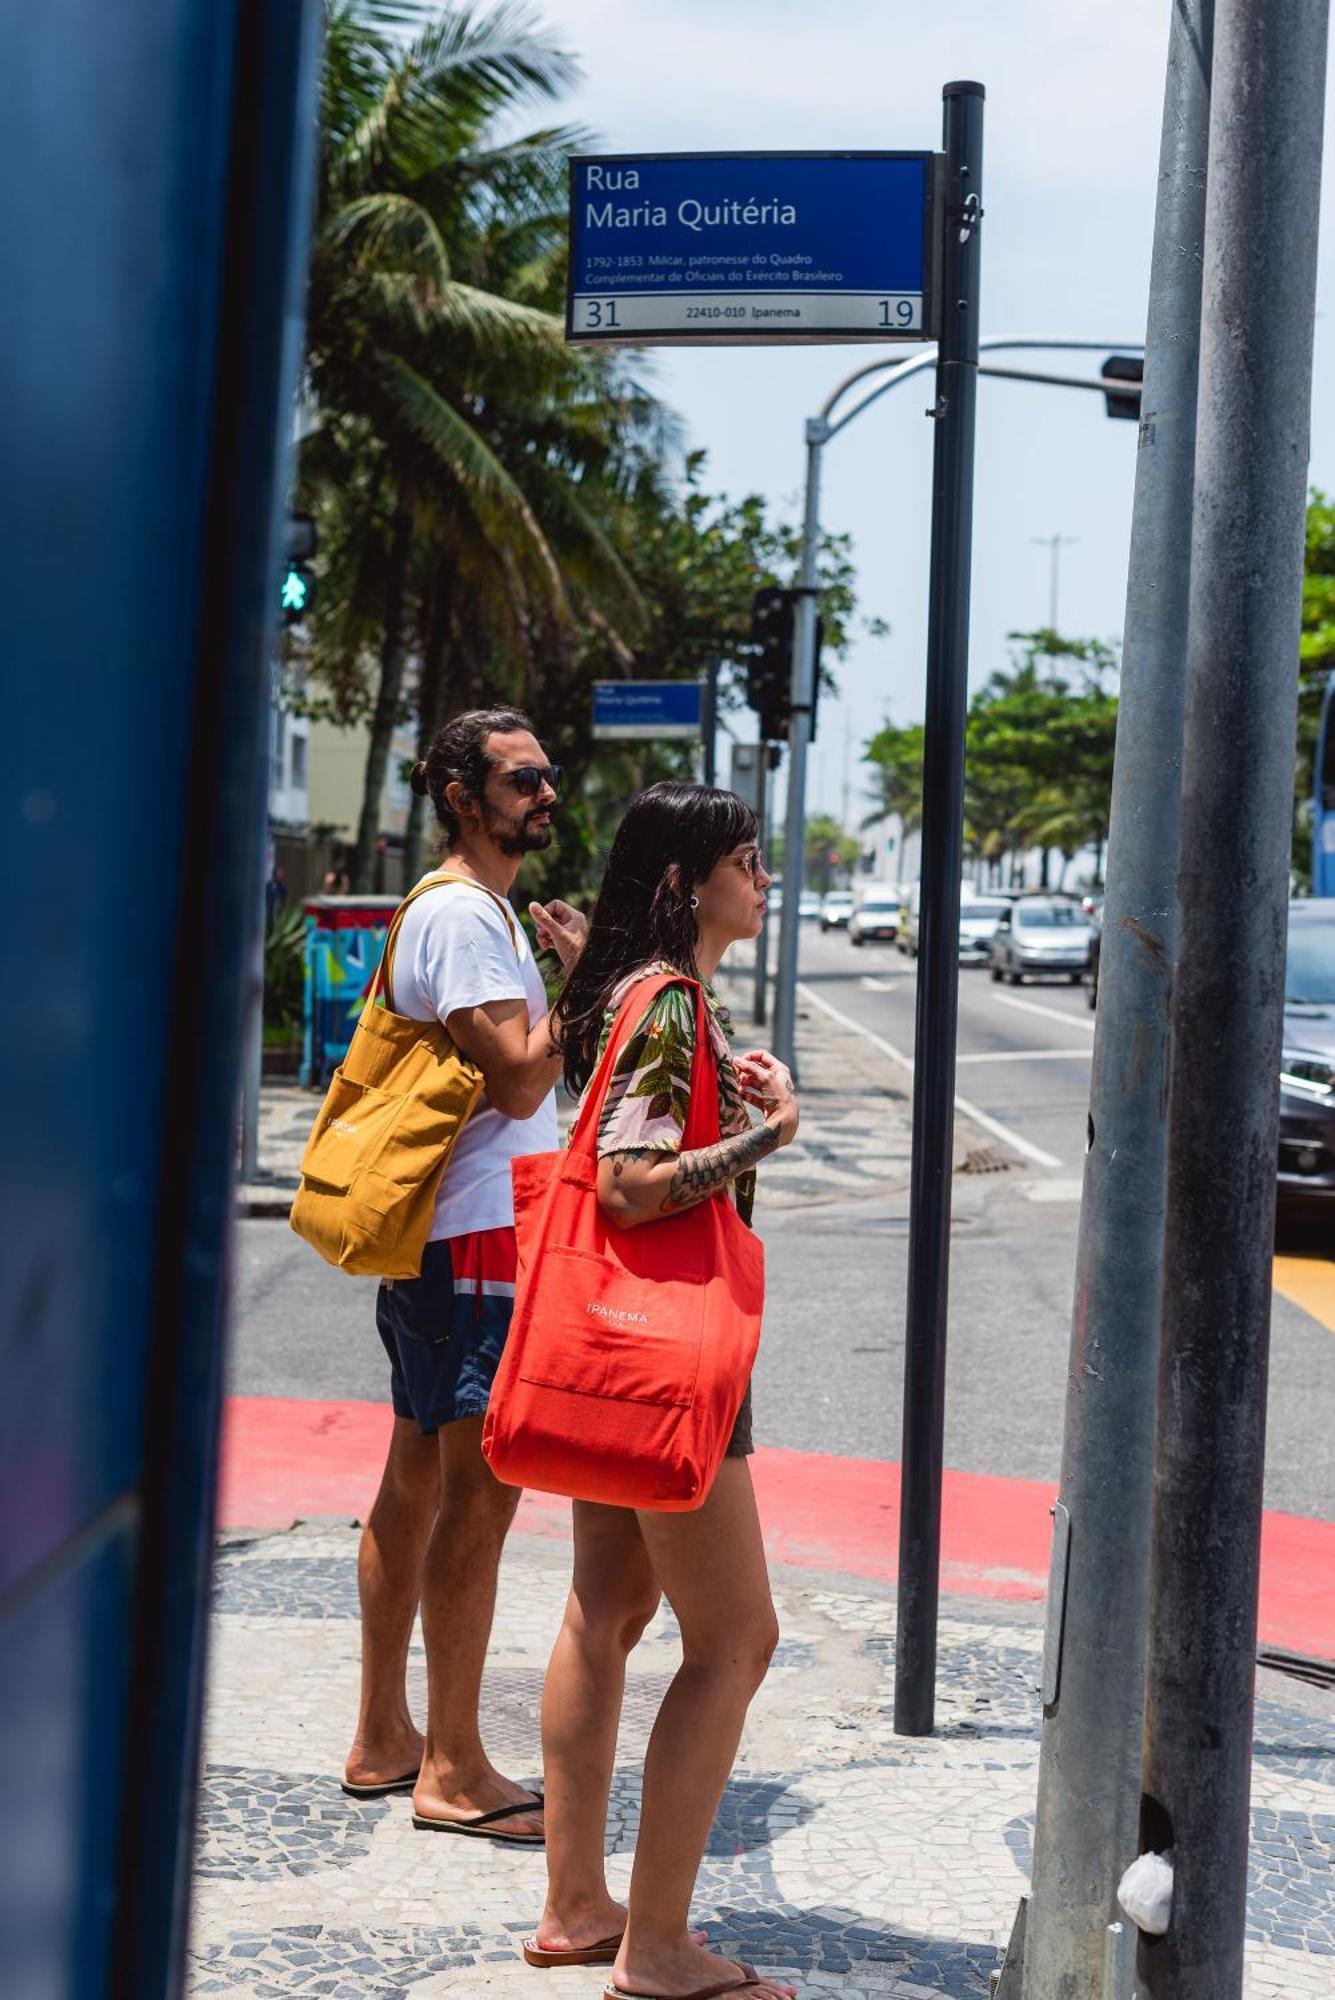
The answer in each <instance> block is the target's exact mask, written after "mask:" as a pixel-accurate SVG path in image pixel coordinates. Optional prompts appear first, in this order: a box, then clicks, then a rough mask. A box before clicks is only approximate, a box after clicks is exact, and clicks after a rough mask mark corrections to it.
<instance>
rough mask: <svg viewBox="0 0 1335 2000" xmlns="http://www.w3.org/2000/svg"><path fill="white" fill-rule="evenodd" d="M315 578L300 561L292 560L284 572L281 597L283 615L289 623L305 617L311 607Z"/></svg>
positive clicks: (292, 623) (291, 623)
mask: <svg viewBox="0 0 1335 2000" xmlns="http://www.w3.org/2000/svg"><path fill="white" fill-rule="evenodd" d="M314 594H315V593H314V580H313V578H312V576H311V573H310V571H309V570H308V569H305V568H303V566H302V565H301V564H300V563H294V562H290V563H289V564H288V566H287V568H286V570H285V571H284V572H283V588H282V593H281V595H280V597H279V604H280V605H281V607H282V612H283V616H284V617H285V618H286V620H287V622H288V623H289V625H294V624H295V623H296V622H297V620H298V619H299V618H304V617H305V616H306V613H307V612H308V611H309V610H310V607H311V598H312V597H313V596H314Z"/></svg>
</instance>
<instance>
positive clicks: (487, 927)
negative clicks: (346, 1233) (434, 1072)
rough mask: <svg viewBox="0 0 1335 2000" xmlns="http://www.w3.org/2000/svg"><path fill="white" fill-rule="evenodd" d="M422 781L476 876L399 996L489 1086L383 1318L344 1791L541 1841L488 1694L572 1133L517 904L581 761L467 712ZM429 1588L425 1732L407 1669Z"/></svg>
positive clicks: (416, 933) (420, 946) (383, 1291)
mask: <svg viewBox="0 0 1335 2000" xmlns="http://www.w3.org/2000/svg"><path fill="white" fill-rule="evenodd" d="M412 780H413V788H414V790H415V791H417V792H418V793H419V794H421V795H423V796H429V797H430V798H431V801H432V803H433V805H434V807H435V810H436V816H437V818H438V820H439V821H440V824H441V827H442V830H443V845H444V855H443V859H442V861H441V864H440V865H441V869H442V870H443V871H446V872H448V873H449V874H452V875H458V876H462V877H465V878H466V879H467V883H468V884H470V885H476V886H463V885H462V884H458V883H445V884H442V885H441V887H440V888H439V889H438V890H436V891H434V892H432V893H431V894H428V895H424V896H419V897H418V898H417V900H416V901H415V902H414V903H413V904H412V906H411V907H410V909H409V910H408V912H407V914H406V916H405V917H404V920H403V924H402V926H401V928H400V934H399V941H398V947H397V951H396V954H395V960H394V964H393V966H392V968H391V978H390V993H389V998H388V1004H389V1005H391V1006H392V1007H393V1009H394V1011H395V1012H396V1013H400V1014H407V1015H410V1016H411V1017H412V1018H413V1019H414V1020H423V1021H424V1020H431V1019H433V1018H434V1019H439V1020H441V1021H443V1022H444V1023H445V1025H446V1027H447V1028H448V1030H449V1032H450V1034H451V1036H452V1037H453V1039H454V1041H455V1043H456V1044H457V1045H458V1047H459V1048H460V1049H461V1050H462V1051H463V1053H464V1054H465V1055H467V1056H469V1057H471V1058H472V1060H473V1061H474V1062H476V1063H477V1064H478V1066H479V1068H480V1069H481V1070H482V1072H483V1075H484V1077H485V1079H486V1088H485V1093H484V1095H483V1097H482V1099H481V1100H480V1102H479V1104H478V1106H477V1108H476V1110H475V1111H474V1112H473V1115H472V1117H471V1118H470V1120H469V1122H468V1124H467V1125H466V1126H465V1127H464V1130H463V1132H462V1133H461V1135H460V1137H459V1139H458V1142H457V1143H456V1145H455V1148H454V1151H453V1152H452V1154H451V1156H450V1162H449V1166H448V1168H447V1170H446V1173H445V1175H444V1178H443V1180H442V1182H441V1186H440V1191H439V1194H438V1196H437V1200H436V1210H435V1216H434V1219H433V1222H432V1226H431V1231H430V1236H429V1240H428V1242H427V1246H426V1251H425V1254H424V1256H423V1260H422V1270H421V1275H420V1276H419V1277H416V1278H408V1279H402V1278H400V1279H395V1280H386V1281H385V1282H384V1283H383V1284H382V1285H381V1287H380V1293H379V1297H378V1301H377V1308H376V1323H377V1326H378V1328H379V1331H380V1336H381V1339H382V1340H383V1342H384V1345H385V1349H386V1352H387V1353H388V1356H389V1360H390V1369H391V1392H392V1400H393V1405H394V1431H393V1435H392V1438H391V1441H390V1448H389V1457H388V1460H387V1462H386V1465H385V1471H384V1477H383V1479H382V1481H381V1486H380V1491H379V1494H378V1495H377V1498H376V1502H375V1505H374V1507H373V1508H372V1510H371V1516H370V1519H369V1520H368V1522H367V1524H366V1528H365V1530H364V1532H363V1535H362V1540H361V1548H360V1551H359V1555H358V1585H359V1592H360V1599H361V1609H362V1691H361V1707H360V1712H359V1715H358V1719H357V1732H356V1736H355V1739H354V1741H353V1745H352V1749H351V1750H350V1752H349V1753H348V1760H347V1766H346V1770H345V1774H344V1789H345V1790H346V1791H348V1792H350V1793H352V1794H353V1795H355V1796H358V1797H368V1796H369V1797H377V1796H381V1795H383V1794H385V1793H388V1792H396V1791H409V1790H411V1792H412V1794H413V1824H414V1825H415V1826H417V1827H420V1828H423V1829H424V1830H430V1831H433V1832H435V1831H440V1832H446V1833H456V1834H457V1833H466V1834H471V1835H473V1836H474V1837H478V1836H479V1835H481V1836H484V1837H486V1838H490V1839H495V1840H498V1841H508V1842H511V1843H516V1844H536V1843H537V1842H539V1841H541V1839H542V1810H541V1801H540V1800H539V1799H537V1798H536V1797H535V1795H534V1794H533V1792H532V1791H531V1790H530V1789H527V1788H526V1787H524V1786H523V1785H520V1784H517V1783H516V1782H515V1781H514V1780H513V1779H511V1778H508V1777H505V1776H503V1775H502V1774H501V1773H500V1772H499V1771H498V1770H497V1769H496V1768H495V1766H494V1765H493V1764H492V1762H491V1760H490V1758H489V1757H488V1756H487V1754H486V1751H485V1749H484V1747H483V1743H482V1736H481V1731H480V1725H479V1715H478V1704H479V1697H480V1692H481V1683H482V1669H483V1663H484V1660H485V1657H486V1650H487V1644H488V1640H489V1638H490V1634H491V1624H492V1616H493V1612H494V1609H495V1601H496V1576H497V1569H498V1565H499V1562H500V1555H501V1548H502V1545H503V1543H504V1541H505V1536H506V1533H507V1531H508V1529H509V1526H510V1522H511V1520H512V1519H513V1517H514V1512H515V1508H516V1505H517V1504H518V1500H519V1494H518V1492H517V1491H516V1490H515V1489H514V1488H513V1487H509V1486H502V1485H501V1484H500V1482H499V1481H498V1480H496V1479H494V1478H493V1477H492V1474H491V1471H490V1469H489V1468H488V1466H487V1464H486V1461H485V1460H484V1459H483V1457H482V1450H481V1444H482V1419H483V1414H484V1412H485V1410H486V1405H487V1395H488V1392H489V1390H490V1387H491V1380H492V1376H493V1375H494V1373H495V1369H496V1364H497V1362H498V1360H499V1359H500V1354H501V1349H502V1347H503V1346H504V1343H505V1335H506V1331H507V1329H508V1326H509V1321H510V1314H511V1311H512V1308H513V1301H514V1285H515V1244H514V1205H513V1197H512V1194H511V1185H510V1162H511V1160H512V1159H513V1158H514V1157H515V1156H516V1155H518V1154H522V1153H534V1152H549V1151H551V1150H553V1149H554V1148H555V1147H556V1145H557V1143H558V1140H557V1126H556V1108H555V1096H554V1086H555V1084H556V1081H557V1078H558V1076H559V1073H560V1067H561V1065H560V1058H559V1057H558V1056H556V1055H555V1054H553V1052H552V1045H551V1037H550V1033H549V1029H548V1023H547V1000H546V995H545V991H544V988H543V982H542V978H541V975H540V973H539V971H538V968H537V965H536V964H535V962H534V958H533V953H532V950H531V948H530V946H529V944H528V941H527V939H526V938H525V936H524V934H523V931H522V930H521V929H520V927H519V925H518V924H517V923H513V922H512V921H508V920H507V919H508V911H507V909H506V908H503V907H502V903H503V900H504V899H505V898H506V897H507V895H508V893H509V890H510V888H511V886H512V884H513V882H514V879H515V876H516V874H517V873H518V870H519V865H520V862H521V860H522V859H523V856H524V855H525V854H527V853H531V852H534V851H536V850H538V849H541V848H545V847H547V846H549V845H550V843H551V839H552V812H553V808H554V806H555V803H556V799H557V795H558V792H559V790H560V782H561V773H560V772H559V771H558V770H555V769H553V768H552V766H550V765H549V764H548V762H547V759H546V757H545V755H544V753H543V750H542V747H541V745H540V744H539V743H538V741H537V738H536V737H535V736H534V734H533V731H532V728H531V726H530V724H529V723H528V721H527V719H526V718H525V717H524V716H523V715H521V714H519V713H518V712H517V711H515V710H513V709H479V710H473V711H471V712H470V713H468V714H466V715H461V716H458V717H457V718H456V719H455V720H454V721H453V722H450V723H447V724H446V726H445V728H444V729H442V730H441V731H440V732H439V734H438V735H437V737H436V739H435V741H434V743H433V744H432V746H431V750H430V753H429V755H428V757H427V758H426V761H425V763H422V764H418V765H417V766H416V767H415V769H414V771H413V774H412ZM530 909H531V912H532V914H533V916H534V918H535V920H536V921H537V922H538V924H539V927H540V938H541V940H542V941H543V942H548V941H550V943H551V944H552V945H553V946H554V947H555V948H556V950H557V951H558V953H559V954H560V956H561V958H562V960H563V962H565V963H569V962H570V960H571V959H573V957H574V956H575V955H576V953H577V952H578V950H579V948H580V945H581V943H582V941H583V934H584V919H583V918H582V917H581V916H579V915H578V914H577V913H576V912H575V911H573V910H571V909H570V908H569V907H568V906H567V905H566V904H564V903H560V902H556V903H552V904H550V905H548V906H546V907H543V906H542V905H540V904H536V903H535V904H531V905H530ZM419 1598H420V1602H421V1610H422V1636H423V1639H424V1641H425V1644H426V1656H427V1728H426V1737H425V1741H424V1740H423V1738H422V1736H421V1735H420V1734H419V1732H418V1730H417V1729H416V1727H415V1725H414V1723H413V1720H412V1717H411V1715H410V1714H409V1711H408V1701H407V1693H406V1688H405V1674H406V1669H407V1660H408V1643H409V1638H410V1635H411V1631H412V1624H413V1616H414V1613H415V1611H416V1609H417V1605H418V1601H419Z"/></svg>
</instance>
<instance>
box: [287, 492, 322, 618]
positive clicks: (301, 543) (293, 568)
mask: <svg viewBox="0 0 1335 2000" xmlns="http://www.w3.org/2000/svg"><path fill="white" fill-rule="evenodd" d="M316 547H317V537H316V533H315V523H314V521H313V520H312V519H311V517H310V515H309V514H289V515H288V517H287V527H286V530H285V532H284V536H283V555H284V557H285V561H284V564H283V582H282V587H281V589H280V591H279V597H278V603H279V608H280V610H281V611H282V614H283V621H284V623H285V624H287V625H296V624H299V623H300V621H301V620H302V619H303V618H304V617H305V616H306V614H307V612H308V611H309V610H310V608H311V604H312V602H313V600H314V597H315V578H314V576H313V575H312V573H311V571H310V570H309V569H308V568H307V564H308V563H309V562H310V560H311V558H312V557H313V556H314V554H315V551H316Z"/></svg>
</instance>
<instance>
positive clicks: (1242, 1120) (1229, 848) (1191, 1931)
mask: <svg viewBox="0 0 1335 2000" xmlns="http://www.w3.org/2000/svg"><path fill="white" fill-rule="evenodd" d="M1327 13H1328V0H1282V4H1281V0H1217V4H1216V9H1215V41H1214V82H1213V103H1212V106H1211V113H1210V174H1209V190H1208V193H1207V197H1206V224H1205V264H1204V272H1203V277H1202V312H1201V388H1200V401H1199V406H1198V412H1197V437H1196V492H1195V509H1194V519H1193V526H1192V545H1191V604H1190V618H1189V626H1188V645H1187V710H1186V729H1185V734H1184V739H1183V767H1182V836H1181V860H1180V865H1179V873H1178V899H1179V912H1180V916H1179V945H1178V954H1177V965H1176V970H1175V974H1174V980H1173V1002H1172V1019H1173V1067H1172V1077H1171V1081H1170V1085H1169V1098H1168V1176H1167V1201H1166V1208H1165V1220H1164V1273H1165V1280H1164V1305H1163V1326H1162V1336H1161V1353H1160V1363H1159V1434H1158V1439H1157V1444H1156V1451H1155V1461H1154V1506H1153V1520H1152V1528H1151V1555H1150V1607H1149V1619H1150V1637H1149V1647H1148V1652H1147V1666H1146V1701H1145V1757H1144V1766H1143V1787H1144V1795H1145V1796H1144V1801H1143V1804H1142V1818H1141V1838H1142V1844H1143V1845H1144V1846H1146V1847H1153V1848H1156V1849H1162V1848H1163V1847H1165V1846H1168V1845H1171V1846H1172V1847H1173V1850H1174V1857H1175V1867H1174V1884H1173V1904H1172V1915H1171V1918H1170V1922H1169V1927H1168V1930H1167V1932H1166V1933H1165V1934H1164V1935H1163V1936H1162V1937H1161V1938H1146V1937H1144V1936H1142V1937H1141V1939H1140V1941H1139V1945H1138V1951H1137V1977H1138V1979H1139V1982H1140V1986H1141V1989H1142V1992H1143V1993H1144V1994H1145V1995H1146V1996H1147V2000H1238V1996H1239V1995H1240V1994H1241V1992H1242V1954H1243V1932H1244V1924H1245V1916H1246V1893H1247V1838H1248V1816H1249V1801H1250V1781H1251V1757H1252V1707H1253V1699H1254V1693H1255V1679H1256V1599H1257V1581H1258V1570H1259V1558H1260V1531H1261V1488H1262V1477H1263V1473H1264V1469H1265V1408H1266V1375H1267V1363H1268V1358H1269V1345H1270V1296H1271V1294H1270V1285H1271V1256H1272V1251H1273V1238H1274V1215H1275V1156H1276V1149H1277V1144H1278V1114H1279V1058H1280V1047H1281V1040H1282V1029H1283V1000H1284V955H1285V930H1286V921H1287V906H1288V871H1289V856H1290V835H1291V817H1292V801H1293V768H1294V739H1295V718H1296V714H1297V695H1298V637H1299V629H1300V620H1301V606H1302V582H1303V541H1304V517H1305V507H1306V497H1307V465H1308V447H1309V427H1310V405H1311V391H1312V327H1313V317H1314V310H1315V294H1316V251H1317V213H1318V204H1319V200H1320V187H1321V138H1322V109H1323V98H1324V89H1325V76H1326V35H1327ZM1221 1134H1222V1135H1225V1138H1224V1144H1223V1145H1222V1146H1221V1143H1220V1138H1221Z"/></svg>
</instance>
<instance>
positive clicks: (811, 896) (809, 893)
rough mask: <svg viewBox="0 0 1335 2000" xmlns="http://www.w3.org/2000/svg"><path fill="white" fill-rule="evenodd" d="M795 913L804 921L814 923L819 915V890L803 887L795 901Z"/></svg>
mask: <svg viewBox="0 0 1335 2000" xmlns="http://www.w3.org/2000/svg"><path fill="white" fill-rule="evenodd" d="M797 914H798V916H799V917H800V918H801V919H802V921H803V922H804V923H806V922H808V921H810V922H812V923H814V922H815V921H816V920H817V918H818V917H819V916H820V891H819V890H817V889H804V890H803V891H802V894H801V895H800V896H799V898H798V901H797Z"/></svg>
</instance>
